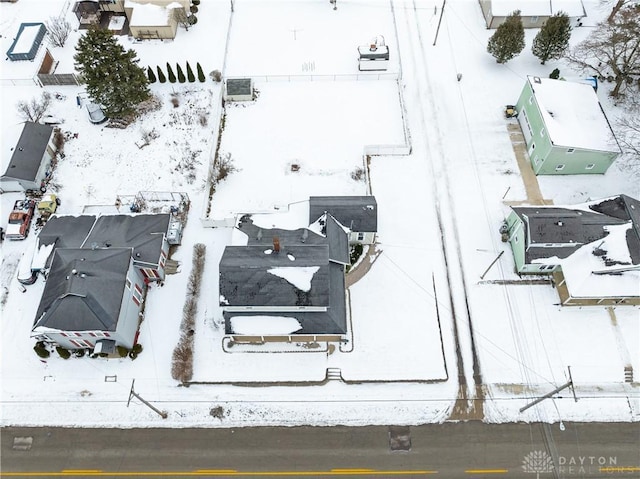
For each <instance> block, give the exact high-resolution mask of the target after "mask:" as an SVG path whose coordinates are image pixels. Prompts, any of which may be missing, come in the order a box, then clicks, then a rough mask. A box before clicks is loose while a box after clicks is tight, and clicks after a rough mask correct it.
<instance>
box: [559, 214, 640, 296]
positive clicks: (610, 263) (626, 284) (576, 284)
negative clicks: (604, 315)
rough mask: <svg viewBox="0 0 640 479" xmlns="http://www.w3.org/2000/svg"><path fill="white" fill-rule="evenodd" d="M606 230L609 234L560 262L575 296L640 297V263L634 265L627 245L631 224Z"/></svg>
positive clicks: (568, 285)
mask: <svg viewBox="0 0 640 479" xmlns="http://www.w3.org/2000/svg"><path fill="white" fill-rule="evenodd" d="M607 229H608V231H609V234H608V235H607V236H605V237H604V238H603V239H602V240H599V241H595V242H593V243H590V244H587V245H584V246H582V247H581V248H579V249H578V250H577V251H576V252H574V253H573V254H572V255H571V256H569V257H568V258H566V259H564V260H562V262H561V264H562V273H563V274H564V277H565V280H566V284H567V288H568V289H569V293H570V294H571V296H572V297H574V298H581V297H582V298H594V297H596V298H606V297H638V296H640V265H637V264H636V265H632V261H631V256H630V254H629V249H628V248H627V247H626V236H627V234H628V233H629V230H630V229H631V224H626V225H618V226H610V227H608V228H607Z"/></svg>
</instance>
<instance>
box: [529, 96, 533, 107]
mask: <svg viewBox="0 0 640 479" xmlns="http://www.w3.org/2000/svg"><path fill="white" fill-rule="evenodd" d="M529 105H533V96H530V97H529Z"/></svg>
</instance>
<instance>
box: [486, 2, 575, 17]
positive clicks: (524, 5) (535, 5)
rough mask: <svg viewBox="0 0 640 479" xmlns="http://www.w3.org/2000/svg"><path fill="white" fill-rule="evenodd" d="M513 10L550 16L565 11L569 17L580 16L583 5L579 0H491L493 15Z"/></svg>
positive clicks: (502, 14) (532, 14)
mask: <svg viewBox="0 0 640 479" xmlns="http://www.w3.org/2000/svg"><path fill="white" fill-rule="evenodd" d="M515 10H520V15H521V16H523V17H544V16H551V15H554V14H556V13H558V12H565V13H566V14H567V15H569V16H570V17H581V16H583V15H584V14H585V13H584V7H583V6H582V1H581V0H559V1H550V0H523V1H514V0H492V2H491V13H492V14H493V16H494V17H506V16H508V15H511V14H512V13H513V12H514V11H515Z"/></svg>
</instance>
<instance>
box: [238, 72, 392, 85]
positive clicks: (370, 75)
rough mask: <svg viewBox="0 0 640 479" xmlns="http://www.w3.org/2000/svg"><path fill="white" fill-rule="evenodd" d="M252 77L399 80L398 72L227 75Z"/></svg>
mask: <svg viewBox="0 0 640 479" xmlns="http://www.w3.org/2000/svg"><path fill="white" fill-rule="evenodd" d="M240 78H251V79H252V80H253V81H254V82H265V83H273V82H296V81H300V82H309V81H378V80H397V79H398V78H399V75H398V73H395V72H384V73H353V74H349V73H343V74H333V75H246V76H233V77H226V79H227V80H233V79H240Z"/></svg>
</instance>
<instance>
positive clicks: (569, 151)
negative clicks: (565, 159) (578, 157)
mask: <svg viewBox="0 0 640 479" xmlns="http://www.w3.org/2000/svg"><path fill="white" fill-rule="evenodd" d="M575 151H576V149H575V148H567V153H568V154H569V155H570V154H572V153H574V152H575Z"/></svg>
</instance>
